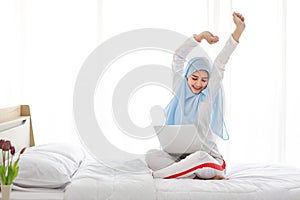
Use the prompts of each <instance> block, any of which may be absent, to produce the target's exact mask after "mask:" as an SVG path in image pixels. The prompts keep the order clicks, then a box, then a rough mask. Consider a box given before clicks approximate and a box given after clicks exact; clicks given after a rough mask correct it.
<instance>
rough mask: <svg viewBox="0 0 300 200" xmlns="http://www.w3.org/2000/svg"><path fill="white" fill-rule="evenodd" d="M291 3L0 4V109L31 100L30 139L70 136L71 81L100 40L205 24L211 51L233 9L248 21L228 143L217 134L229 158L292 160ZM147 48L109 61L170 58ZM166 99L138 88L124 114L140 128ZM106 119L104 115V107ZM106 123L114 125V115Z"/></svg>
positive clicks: (187, 31) (108, 0)
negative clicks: (212, 41) (136, 31)
mask: <svg viewBox="0 0 300 200" xmlns="http://www.w3.org/2000/svg"><path fill="white" fill-rule="evenodd" d="M296 3H297V2H294V1H284V0H276V1H274V0H263V1H261V0H260V1H258V0H253V1H232V0H222V1H221V0H213V1H211V0H191V1H188V2H182V1H179V0H165V1H159V0H152V1H147V0H145V1H139V0H127V1H120V0H90V1H83V0H78V1H71V0H64V1H58V0H54V1H53V0H52V1H50V0H43V1H39V0H27V1H22V0H13V1H10V0H4V1H1V2H0V16H1V18H0V19H1V20H0V25H1V27H3V28H2V30H3V31H1V32H0V43H1V45H0V52H1V54H0V55H1V59H0V66H1V67H0V88H1V93H0V106H1V107H5V106H10V105H16V104H29V105H31V109H32V113H33V115H34V116H33V120H34V130H35V136H36V141H37V144H42V143H47V142H52V141H69V142H78V137H77V133H76V129H75V126H74V122H73V116H72V101H73V99H72V98H73V96H72V95H73V89H74V83H75V80H76V76H77V74H78V71H79V70H80V67H81V65H82V63H83V62H84V60H85V59H86V58H87V56H88V55H89V54H90V53H91V52H92V51H93V50H94V49H95V48H96V47H97V46H98V45H99V44H100V42H102V41H106V40H107V39H109V38H111V37H112V36H115V35H117V34H120V33H122V32H125V31H130V30H133V29H138V28H149V27H150V28H163V29H169V30H173V31H176V32H179V33H181V34H184V35H186V36H190V35H192V34H194V33H199V32H201V31H203V30H209V31H211V32H213V33H215V34H216V35H218V36H219V37H220V42H219V43H218V44H216V45H213V46H209V45H207V44H205V43H204V44H203V45H204V48H205V49H207V51H208V53H209V54H210V55H211V57H212V58H214V57H215V56H216V55H217V53H218V52H219V50H220V49H221V48H222V46H223V45H224V43H225V41H226V39H227V38H228V37H229V35H230V33H231V32H232V31H233V28H234V25H233V22H232V17H231V14H232V12H233V11H238V12H241V13H242V14H243V15H244V16H245V18H246V25H247V26H246V30H245V32H244V34H243V36H242V38H241V40H240V44H239V46H238V48H237V49H236V51H235V52H234V54H233V55H232V57H231V59H230V62H229V63H228V65H227V68H226V72H225V79H224V87H225V93H226V105H227V108H226V112H227V121H228V123H227V124H228V129H229V133H230V140H229V141H228V142H223V141H220V143H219V145H220V148H221V151H222V152H223V153H224V157H225V158H226V159H227V160H228V162H281V163H288V164H291V165H300V158H299V157H298V156H297V154H296V152H298V151H299V150H300V149H299V145H298V139H299V136H298V135H299V134H300V128H299V126H298V123H297V122H298V120H297V119H298V115H299V113H300V105H299V103H298V102H300V96H299V93H298V92H297V91H298V88H297V85H298V82H297V80H298V74H299V71H300V70H299V68H298V67H297V66H298V63H297V61H298V60H297V48H298V46H299V44H300V42H299V37H298V35H299V30H298V28H297V27H296V24H297V21H296V19H299V17H300V16H299V15H300V14H299V12H298V10H297V4H296ZM150 53H151V54H149V52H146V51H141V52H137V54H136V55H135V54H131V55H128V57H124V58H122V59H120V60H119V63H117V62H116V65H119V67H122V66H124V65H129V64H131V65H133V66H141V65H145V64H149V63H150V64H162V65H165V66H166V65H168V66H169V65H170V63H171V55H169V54H167V53H161V52H150ZM149 55H151V56H149ZM115 67H116V69H117V67H118V66H115ZM109 75H110V74H109ZM109 77H110V76H108V79H109ZM106 90H107V91H109V90H114V88H113V87H111V88H107V89H106ZM95 98H96V100H99V101H98V102H97V101H96V105H95V107H96V108H97V106H100V105H99V102H101V95H100V97H99V94H98V93H97V94H96V95H95ZM169 98H170V94H169V93H168V92H166V91H164V90H163V88H159V87H158V86H155V87H152V88H151V87H144V88H140V89H139V90H137V91H136V92H135V93H133V94H132V97H131V101H130V102H129V103H128V104H129V108H128V111H129V115H130V116H131V119H132V121H133V122H134V123H136V124H137V125H139V126H145V125H147V124H148V123H149V112H150V109H151V107H152V106H153V105H156V104H160V105H162V106H163V105H165V104H166V102H168V100H169ZM153 99H155V100H153ZM141 102H142V103H141ZM95 112H96V113H97V112H100V111H97V110H96V111H95ZM108 112H109V111H108ZM98 114H99V113H98ZM106 117H111V113H108V116H106ZM50 122H51V123H50ZM110 126H111V127H115V126H116V125H115V124H114V121H113V120H111V124H110ZM108 137H110V136H108ZM125 137H126V136H125ZM112 140H116V141H114V143H116V144H117V145H123V144H126V145H125V148H126V146H127V147H128V146H131V147H132V148H133V151H135V150H136V148H137V149H139V148H140V149H139V150H137V151H144V150H145V149H147V148H152V147H157V141H155V140H153V141H151V142H150V143H148V144H147V145H146V146H141V145H139V144H134V143H132V141H128V144H127V141H126V139H125V140H123V137H122V139H120V138H119V137H115V138H112ZM128 148H129V147H128Z"/></svg>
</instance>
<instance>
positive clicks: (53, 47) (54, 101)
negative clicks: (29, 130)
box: [0, 0, 99, 144]
mask: <svg viewBox="0 0 300 200" xmlns="http://www.w3.org/2000/svg"><path fill="white" fill-rule="evenodd" d="M0 15H1V20H0V25H1V27H2V28H1V31H0V43H1V45H0V52H1V59H0V62H1V67H0V76H1V78H0V83H1V84H0V88H1V94H0V95H1V96H0V104H1V105H0V106H1V107H6V106H14V105H17V104H29V105H30V106H31V110H32V115H33V116H32V117H33V126H34V134H35V141H36V143H37V144H43V143H48V142H55V141H56V142H78V137H77V133H76V129H75V127H74V123H73V113H72V101H73V90H74V83H75V80H76V76H77V73H78V71H79V69H80V67H81V65H82V63H83V62H84V60H85V59H86V57H87V56H88V55H89V54H90V52H91V51H92V50H93V49H94V48H96V46H97V45H98V44H99V38H98V31H99V30H98V2H97V0H94V1H93V0H91V1H83V0H79V1H71V0H64V1H60V0H54V1H53V0H43V1H39V0H26V1H23V0H12V1H11V0H4V1H1V2H0Z"/></svg>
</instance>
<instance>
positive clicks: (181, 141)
mask: <svg viewBox="0 0 300 200" xmlns="http://www.w3.org/2000/svg"><path fill="white" fill-rule="evenodd" d="M153 128H154V130H155V132H156V135H157V137H158V140H159V142H160V145H161V147H162V149H163V150H164V151H166V152H167V153H170V154H186V153H193V152H196V151H198V150H200V149H201V147H202V142H201V139H200V137H199V134H198V132H197V129H196V127H195V126H194V125H193V124H189V125H164V126H153Z"/></svg>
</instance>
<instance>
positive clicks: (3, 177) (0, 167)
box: [0, 165, 7, 185]
mask: <svg viewBox="0 0 300 200" xmlns="http://www.w3.org/2000/svg"><path fill="white" fill-rule="evenodd" d="M0 176H1V182H2V184H4V185H6V184H7V179H6V168H5V167H4V166H3V165H0Z"/></svg>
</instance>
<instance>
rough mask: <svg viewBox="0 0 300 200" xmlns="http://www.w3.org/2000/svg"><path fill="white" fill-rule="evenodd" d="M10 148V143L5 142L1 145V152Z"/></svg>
mask: <svg viewBox="0 0 300 200" xmlns="http://www.w3.org/2000/svg"><path fill="white" fill-rule="evenodd" d="M10 147H11V143H10V141H9V140H6V141H5V142H4V143H3V144H2V150H3V151H9V150H10Z"/></svg>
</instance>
